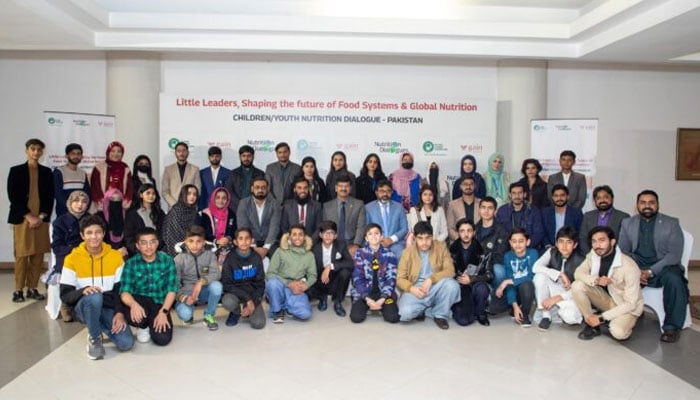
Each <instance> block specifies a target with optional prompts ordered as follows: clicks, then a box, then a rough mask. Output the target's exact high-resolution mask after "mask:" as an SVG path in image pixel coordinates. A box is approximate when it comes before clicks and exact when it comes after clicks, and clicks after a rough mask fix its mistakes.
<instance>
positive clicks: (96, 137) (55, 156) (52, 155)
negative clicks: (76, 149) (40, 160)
mask: <svg viewBox="0 0 700 400" xmlns="http://www.w3.org/2000/svg"><path fill="white" fill-rule="evenodd" d="M44 121H45V122H46V134H47V135H46V138H47V142H46V151H45V152H44V155H45V157H46V164H47V166H48V167H50V168H54V167H58V166H61V165H63V164H65V163H66V153H65V149H66V145H67V144H68V143H78V144H80V145H81V146H82V147H83V161H82V162H81V163H80V167H81V168H83V169H84V170H85V171H87V172H90V171H92V167H94V166H95V164H97V163H98V162H99V161H104V159H105V152H106V151H107V145H109V143H111V142H112V141H114V137H115V126H114V125H115V117H114V115H101V114H83V113H74V112H60V111H44Z"/></svg>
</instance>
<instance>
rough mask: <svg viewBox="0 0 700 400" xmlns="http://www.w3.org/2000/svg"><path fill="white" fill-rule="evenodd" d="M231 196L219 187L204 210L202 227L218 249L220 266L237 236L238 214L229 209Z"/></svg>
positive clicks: (205, 235)
mask: <svg viewBox="0 0 700 400" xmlns="http://www.w3.org/2000/svg"><path fill="white" fill-rule="evenodd" d="M230 205H231V195H230V194H229V192H228V190H226V189H224V188H222V187H219V188H216V189H214V192H213V193H212V194H211V196H210V197H209V207H207V208H205V209H204V210H202V213H201V215H202V219H201V221H200V223H201V225H202V226H203V227H204V237H205V239H206V240H207V241H210V242H214V243H215V244H216V248H217V251H216V253H217V256H218V258H219V265H222V264H223V262H224V259H226V255H227V254H228V253H229V251H230V249H231V246H232V243H233V237H234V236H235V235H236V229H238V227H237V226H236V212H235V211H233V210H232V209H230V208H229V206H230Z"/></svg>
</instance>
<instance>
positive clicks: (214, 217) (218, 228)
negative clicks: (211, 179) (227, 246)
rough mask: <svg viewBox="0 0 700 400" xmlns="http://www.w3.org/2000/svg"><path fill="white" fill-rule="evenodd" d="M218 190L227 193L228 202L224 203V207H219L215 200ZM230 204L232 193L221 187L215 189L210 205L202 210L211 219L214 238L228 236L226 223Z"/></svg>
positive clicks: (210, 198)
mask: <svg viewBox="0 0 700 400" xmlns="http://www.w3.org/2000/svg"><path fill="white" fill-rule="evenodd" d="M218 192H224V193H226V204H224V207H223V208H217V207H216V202H215V201H214V199H215V198H216V194H217V193H218ZM230 204H231V195H230V194H229V192H228V190H226V189H224V188H222V187H219V188H216V189H214V192H213V193H212V194H211V196H209V207H208V208H206V209H205V210H204V211H202V213H204V214H207V215H208V216H209V219H210V220H211V228H212V229H211V231H212V232H214V239H220V238H222V237H224V236H226V223H227V222H228V212H229V209H228V206H229V205H230Z"/></svg>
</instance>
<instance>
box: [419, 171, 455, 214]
mask: <svg viewBox="0 0 700 400" xmlns="http://www.w3.org/2000/svg"><path fill="white" fill-rule="evenodd" d="M424 180H425V183H426V184H427V185H428V186H430V188H431V189H432V190H433V194H434V195H435V196H436V201H437V203H438V204H439V205H440V206H441V207H442V208H443V210H444V209H446V208H447V203H449V202H450V185H449V184H448V183H447V179H445V178H443V177H441V176H440V166H439V165H438V163H437V161H431V162H430V165H429V166H428V174H427V176H426V177H425V179H424ZM422 193H423V189H422V187H421V197H422Z"/></svg>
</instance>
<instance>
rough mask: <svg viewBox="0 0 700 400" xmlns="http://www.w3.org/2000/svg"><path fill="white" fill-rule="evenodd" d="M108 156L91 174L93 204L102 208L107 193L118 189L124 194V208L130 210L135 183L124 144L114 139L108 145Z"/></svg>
mask: <svg viewBox="0 0 700 400" xmlns="http://www.w3.org/2000/svg"><path fill="white" fill-rule="evenodd" d="M106 156H107V157H106V158H105V160H104V161H102V162H99V163H97V164H96V165H95V168H93V170H92V174H91V175H90V191H91V192H92V193H91V196H90V198H91V200H92V203H93V206H95V207H96V208H97V209H98V210H100V211H101V210H102V207H103V205H104V202H103V200H104V198H105V193H106V192H107V191H108V190H109V189H116V190H118V191H119V192H120V193H121V196H122V208H123V209H124V210H128V209H129V207H131V200H132V199H133V196H134V183H133V181H132V178H131V171H130V170H129V166H128V165H126V164H125V163H124V162H123V161H122V158H124V145H122V144H121V143H119V142H117V141H114V142H112V143H110V144H109V146H107V152H106Z"/></svg>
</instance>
